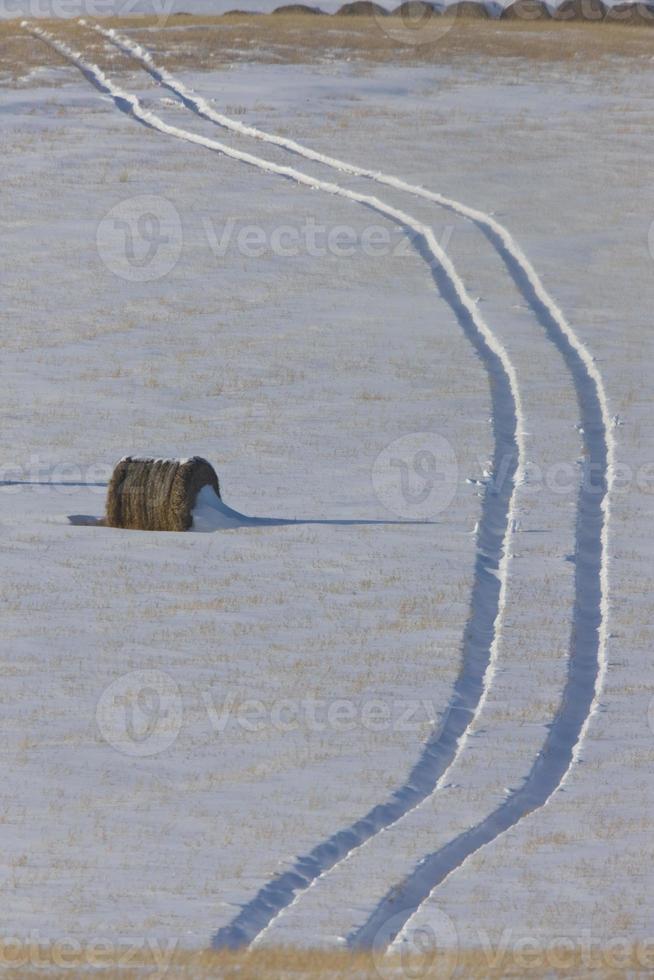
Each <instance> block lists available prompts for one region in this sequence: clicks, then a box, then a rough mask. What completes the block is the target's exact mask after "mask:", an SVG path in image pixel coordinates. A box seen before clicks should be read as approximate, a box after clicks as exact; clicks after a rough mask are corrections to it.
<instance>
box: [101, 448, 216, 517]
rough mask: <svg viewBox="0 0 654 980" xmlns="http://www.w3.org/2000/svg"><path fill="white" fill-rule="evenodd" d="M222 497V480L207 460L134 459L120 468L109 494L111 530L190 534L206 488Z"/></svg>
mask: <svg viewBox="0 0 654 980" xmlns="http://www.w3.org/2000/svg"><path fill="white" fill-rule="evenodd" d="M205 486H210V487H213V489H214V490H215V492H216V494H217V495H218V496H220V488H219V486H218V477H217V476H216V473H215V470H214V469H213V467H212V466H211V464H210V463H208V462H207V461H206V459H202V458H201V457H200V456H194V457H193V458H192V459H188V460H183V461H180V460H177V459H132V458H131V457H129V456H127V457H126V458H125V459H121V461H120V462H119V463H118V465H117V466H116V468H115V470H114V472H113V475H112V477H111V480H110V482H109V489H108V491H107V514H106V518H105V524H106V525H107V526H108V527H122V528H128V529H129V530H133V531H188V530H189V528H190V527H191V524H192V523H193V516H192V511H193V508H194V507H195V501H196V499H197V495H198V493H199V492H200V490H201V489H202V487H205Z"/></svg>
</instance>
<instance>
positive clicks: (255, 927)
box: [23, 22, 525, 946]
mask: <svg viewBox="0 0 654 980" xmlns="http://www.w3.org/2000/svg"><path fill="white" fill-rule="evenodd" d="M23 26H24V27H26V28H27V29H28V30H30V32H31V33H32V34H33V35H34V36H36V37H38V38H40V39H42V40H44V41H45V42H46V43H48V44H50V45H51V46H52V47H53V48H54V49H55V50H57V51H58V52H59V53H60V54H62V55H63V56H64V57H66V58H67V59H68V60H70V61H71V62H72V63H73V64H75V65H76V66H77V67H78V68H79V69H80V71H81V72H82V73H83V74H84V76H85V77H86V78H87V79H88V80H89V81H90V82H91V83H92V84H93V85H95V86H96V87H97V88H99V89H100V90H101V91H102V92H103V93H106V94H108V95H110V96H111V98H112V99H113V100H114V102H115V104H116V105H117V107H118V108H119V109H121V110H122V111H123V112H126V113H127V114H129V115H131V116H133V117H134V118H135V119H136V120H138V121H140V122H142V123H144V124H145V125H146V126H148V127H150V128H153V129H156V130H158V131H159V132H162V133H165V134H167V135H171V136H174V137H176V138H179V139H183V140H186V141H188V142H191V143H195V144H197V145H200V146H204V147H206V148H208V149H211V150H217V151H219V152H222V153H224V154H225V155H227V156H230V157H232V158H234V159H237V160H240V161H242V162H244V163H247V164H249V165H251V166H254V167H257V168H258V169H259V170H263V171H265V172H269V173H275V174H278V175H280V176H283V177H286V178H289V179H291V180H294V181H296V182H297V183H300V184H304V185H306V186H309V187H312V188H316V189H320V190H323V191H326V192H328V193H331V194H336V195H339V196H341V197H345V198H347V199H349V200H352V201H354V202H356V203H359V204H362V205H364V206H366V207H369V208H372V209H374V210H376V211H378V212H379V213H380V214H383V215H384V216H386V217H388V218H390V219H391V220H393V221H395V222H397V223H398V224H399V225H401V226H402V227H403V228H405V229H407V228H409V229H411V230H413V231H414V232H415V233H416V234H417V236H418V237H417V239H414V243H415V244H416V246H417V248H418V250H419V252H420V254H421V255H422V257H423V258H424V259H425V260H426V261H427V263H428V265H429V266H430V269H431V272H432V275H433V278H434V280H435V282H436V284H437V285H438V287H439V289H440V291H441V293H442V295H443V297H444V298H445V299H446V301H447V302H448V303H449V304H450V305H451V307H452V309H453V310H454V312H455V314H456V316H457V319H458V320H459V323H460V325H461V326H462V328H463V330H464V332H465V333H466V335H467V336H468V338H469V339H470V341H471V343H472V344H473V346H474V347H475V349H476V350H477V352H478V353H479V355H480V356H481V357H482V359H483V360H484V362H485V365H486V369H487V371H488V374H489V378H490V382H491V395H492V401H493V425H494V435H495V453H494V461H493V463H494V467H495V472H497V473H502V474H503V479H502V480H501V485H498V488H497V489H494V488H491V490H490V491H487V492H486V494H485V496H484V504H483V507H482V518H481V520H480V522H479V531H478V536H477V548H478V558H477V562H476V568H475V583H474V586H473V595H472V601H471V610H472V611H471V614H470V618H469V620H468V623H467V626H466V632H465V637H464V644H463V656H462V667H461V671H460V674H459V677H458V679H457V681H456V683H455V687H454V694H453V697H452V699H451V703H450V705H449V707H448V710H447V711H446V713H445V717H444V719H443V721H442V723H441V725H440V728H439V729H438V730H437V731H436V732H435V733H434V735H433V736H432V737H431V739H430V740H429V741H428V743H427V744H426V745H425V746H424V748H423V752H422V754H421V757H420V759H419V761H418V763H417V764H416V766H415V767H414V769H413V770H412V772H411V774H410V776H409V778H408V780H407V782H406V783H405V785H404V786H402V787H401V788H400V789H399V790H397V791H396V792H395V793H394V795H393V797H392V799H391V800H390V801H388V802H386V803H385V804H381V805H379V806H377V807H375V808H374V809H373V810H372V811H371V812H370V813H369V814H367V815H366V817H364V818H363V819H362V820H359V821H357V823H356V824H354V825H353V826H352V827H349V828H347V829H346V830H344V831H340V832H338V833H336V834H335V835H333V837H332V838H330V839H329V840H328V841H327V842H325V843H323V844H321V845H319V846H318V847H317V848H315V849H314V851H313V852H312V853H311V854H310V855H308V856H306V857H304V858H300V859H299V860H298V861H297V862H296V864H295V866H294V868H293V869H292V870H291V871H289V872H286V873H285V874H282V875H280V876H278V877H277V878H276V879H274V880H273V881H271V882H269V883H268V885H266V886H265V887H264V888H263V889H262V890H261V892H260V893H259V894H258V895H257V896H256V897H255V899H254V900H253V901H252V902H250V903H248V905H246V906H245V907H244V909H243V910H242V912H241V913H240V915H239V916H237V919H236V920H235V921H234V922H233V923H231V925H230V926H228V927H227V928H226V929H225V930H221V932H220V933H219V934H218V936H216V937H215V945H232V946H240V945H244V944H246V943H249V942H252V941H253V940H254V939H255V938H256V937H257V936H258V935H260V934H261V933H262V931H263V930H264V929H266V928H267V926H268V925H269V924H270V923H271V922H272V921H273V919H274V918H275V917H276V916H277V915H278V914H279V912H280V911H281V910H283V909H284V908H286V907H288V906H289V905H290V904H291V903H292V902H293V901H294V899H295V898H296V896H297V894H298V893H299V892H301V891H302V890H304V889H305V888H307V887H308V886H309V885H310V884H311V882H312V881H314V880H315V879H316V878H317V877H319V876H320V875H321V874H323V873H324V872H325V871H327V870H328V869H329V868H331V867H333V866H334V865H335V864H336V863H338V861H340V860H342V859H343V858H344V857H346V856H347V854H348V853H350V852H351V851H352V850H353V849H354V848H356V847H359V846H360V845H361V844H362V843H364V842H365V841H366V840H368V839H369V838H370V837H372V836H373V835H375V834H377V833H379V832H380V831H381V830H383V829H384V828H385V827H388V826H390V825H391V824H392V823H395V822H396V821H397V820H399V819H400V818H401V817H402V816H404V815H405V814H406V813H408V812H409V811H410V810H411V809H413V808H414V807H416V806H417V805H418V804H419V803H420V802H421V801H422V800H424V799H425V798H426V797H427V796H429V795H430V794H431V793H432V792H433V791H434V790H435V789H437V788H438V787H439V786H440V785H441V782H442V780H443V778H444V776H445V773H446V771H447V769H448V768H449V766H450V765H451V764H452V762H453V761H454V759H455V758H456V757H457V756H458V754H459V753H460V752H461V751H462V749H463V746H464V744H465V741H466V733H467V730H468V727H469V725H470V723H471V721H472V720H473V719H474V718H475V717H476V716H477V714H478V712H479V710H480V708H481V706H482V704H483V702H484V699H485V697H486V694H487V691H488V686H489V684H490V682H491V680H492V676H493V669H494V663H495V660H496V657H497V650H498V644H499V638H500V634H501V627H502V621H503V611H504V607H505V604H506V592H507V581H508V566H509V562H510V553H511V540H512V535H513V527H514V521H515V496H516V488H517V487H518V486H519V485H520V483H521V482H522V481H523V478H524V463H525V446H524V419H523V413H522V407H521V400H520V393H519V389H518V383H517V378H516V375H515V369H514V367H513V365H512V363H511V361H510V359H509V357H508V355H507V353H506V351H505V350H504V348H503V346H502V345H501V344H500V342H499V341H498V339H497V338H496V337H495V335H494V334H493V332H492V331H491V329H490V328H489V327H488V325H487V324H486V322H485V321H484V319H483V317H482V316H481V314H480V313H479V310H478V309H477V306H476V304H475V303H474V302H473V300H472V299H471V298H470V296H469V295H468V293H467V291H466V289H465V286H464V285H463V282H462V281H461V279H460V277H459V276H458V274H457V272H456V270H455V268H454V266H453V264H452V262H451V260H450V259H449V257H448V256H447V254H446V253H445V252H444V251H443V249H442V248H441V247H440V245H439V244H438V243H437V242H436V240H435V238H434V235H433V232H432V230H431V229H430V228H429V227H427V226H426V225H423V224H421V223H420V222H418V221H416V220H415V219H414V218H412V217H411V216H410V215H408V214H405V213H404V212H402V211H399V210H397V209H395V208H393V207H390V206H389V205H387V204H385V203H383V202H382V201H380V200H378V199H377V198H374V197H369V196H366V195H362V194H357V193H355V192H353V191H349V190H346V189H344V188H341V187H340V186H339V185H336V184H331V183H326V182H324V181H320V180H316V179H314V178H312V177H309V176H308V175H306V174H303V173H301V172H300V171H297V170H294V169H292V168H288V167H281V166H278V165H276V164H273V163H270V162H269V161H266V160H262V159H259V158H257V157H254V156H252V155H250V154H248V153H243V152H240V151H237V150H233V149H231V148H230V147H228V146H224V145H223V144H221V143H219V142H217V141H216V140H211V139H207V138H205V137H202V136H199V135H197V134H195V133H191V132H188V131H186V130H182V129H179V128H178V127H175V126H170V125H168V124H166V123H164V122H163V120H161V119H160V118H159V117H157V116H156V115H154V114H153V113H151V112H148V111H146V110H145V109H143V107H142V106H141V104H140V102H139V100H138V99H137V98H136V97H135V96H134V95H131V94H129V93H127V92H125V91H123V90H122V89H120V88H118V86H116V85H115V84H114V83H113V82H111V81H110V79H108V78H107V76H106V75H105V74H104V73H103V72H102V71H101V70H100V69H99V68H98V67H97V66H96V65H93V64H91V63H90V62H88V61H86V60H85V59H84V58H83V56H82V55H81V54H79V53H76V52H74V51H73V50H72V49H71V48H69V47H68V46H67V45H66V44H64V43H63V42H62V41H59V40H58V39H57V38H55V37H54V36H53V35H52V34H49V33H48V32H46V31H44V30H42V29H40V28H38V27H31V26H30V25H29V24H27V23H26V22H24V23H23Z"/></svg>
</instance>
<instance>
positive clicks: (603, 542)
mask: <svg viewBox="0 0 654 980" xmlns="http://www.w3.org/2000/svg"><path fill="white" fill-rule="evenodd" d="M96 30H98V31H99V32H100V33H101V34H103V35H104V36H105V37H106V38H108V39H109V40H110V41H111V42H112V43H113V44H115V45H116V46H117V47H118V48H120V49H121V50H122V51H124V52H125V53H127V54H130V55H131V56H132V57H134V58H136V60H138V61H139V62H140V63H141V64H142V65H143V66H144V67H145V68H146V70H147V71H148V72H149V73H150V74H151V75H152V77H153V78H155V80H157V81H158V82H159V83H160V84H162V85H164V86H166V87H167V88H168V89H170V90H171V91H172V92H173V93H175V94H176V95H177V96H178V97H179V98H180V99H181V100H182V102H183V103H184V104H185V105H186V106H187V108H189V109H191V110H192V111H194V112H196V113H197V114H198V115H200V116H203V117H204V118H206V119H208V120H210V121H213V122H215V123H217V124H218V125H220V126H223V127H224V128H226V129H230V130H232V131H234V132H237V133H241V134H242V135H246V136H252V137H254V138H256V139H259V140H263V141H264V142H267V143H272V144H275V145H277V146H281V147H284V148H285V149H287V150H289V151H290V152H292V153H295V154H298V155H300V156H303V157H305V158H307V159H309V160H314V161H316V162H317V163H322V164H325V165H326V166H329V167H332V168H334V169H336V170H339V171H341V172H343V173H347V174H351V175H353V176H358V177H365V178H368V179H370V180H373V181H376V182H377V183H379V184H385V185H387V186H389V187H393V188H395V189H396V190H401V191H405V192H407V193H409V194H412V195H414V196H416V197H421V198H424V199H425V200H428V201H432V202H433V203H435V204H438V205H440V206H441V207H444V208H446V209H447V210H449V211H452V212H455V213H456V214H460V215H462V216H463V217H465V218H468V219H469V220H470V221H472V222H474V223H475V224H476V225H477V227H478V228H480V230H481V231H482V232H483V233H484V234H485V235H486V237H487V238H488V239H489V241H490V242H491V244H492V245H493V246H494V248H495V249H496V250H497V252H498V253H499V255H500V257H501V258H502V259H503V261H504V264H505V265H506V268H507V269H508V271H509V274H510V275H511V277H512V278H513V280H514V282H515V284H516V286H517V287H518V289H519V290H520V291H521V293H522V295H523V296H524V298H525V300H526V301H527V303H528V304H529V306H530V307H531V309H532V310H533V312H534V314H535V316H536V318H537V320H538V321H539V322H540V324H541V326H542V327H543V328H544V330H545V332H546V334H547V336H548V337H549V338H550V340H551V341H552V343H553V344H554V345H555V346H556V347H557V349H558V350H559V352H560V354H561V356H562V357H563V360H564V362H565V363H566V365H567V367H568V370H569V372H570V374H571V376H572V379H573V382H574V385H575V389H576V392H577V401H578V404H579V410H580V416H581V420H582V426H583V430H584V435H585V455H586V468H585V475H584V478H583V481H582V487H581V490H580V493H579V498H578V512H577V513H578V517H577V528H576V544H575V554H576V566H575V606H574V614H573V628H572V637H571V646H570V658H569V667H568V677H567V681H566V685H565V688H564V691H563V697H562V701H561V705H560V708H559V710H558V712H557V714H556V716H555V718H554V721H553V723H552V727H551V729H550V732H549V735H548V737H547V739H546V741H545V744H544V746H543V749H542V750H541V753H540V754H539V756H538V758H537V759H536V761H535V763H534V765H533V767H532V769H531V771H530V773H529V774H528V776H527V777H526V780H525V782H524V783H523V785H522V786H521V787H520V789H519V790H517V791H516V792H515V793H513V794H511V795H510V796H509V797H508V799H507V800H506V801H505V802H504V803H503V804H502V805H501V806H500V807H499V808H498V809H497V810H495V811H494V812H493V813H492V814H490V815H489V816H488V817H487V818H486V820H484V821H482V822H481V823H480V824H479V825H478V826H477V827H475V828H472V829H471V830H470V831H468V832H466V833H465V834H463V835H461V836H460V837H458V838H457V839H456V840H455V841H452V842H451V843H450V844H449V845H447V846H446V847H445V848H443V849H441V850H440V851H438V852H436V853H434V854H432V855H430V856H429V857H427V858H425V859H424V861H423V862H421V864H420V865H419V866H418V867H417V868H416V869H415V871H414V873H413V875H411V876H409V878H408V879H406V880H405V882H404V884H403V886H402V890H401V892H400V894H399V895H398V892H397V890H396V889H393V890H392V892H391V893H389V895H388V896H386V898H385V899H383V900H382V902H381V903H380V905H379V906H378V908H377V910H376V911H375V912H374V913H373V915H372V916H371V918H370V919H369V920H368V922H367V923H366V924H365V925H364V926H363V927H362V928H361V929H360V930H358V931H357V932H356V933H354V934H353V935H352V936H351V937H350V940H351V943H352V944H353V945H359V946H362V945H365V944H366V943H368V944H369V943H370V942H372V940H373V938H374V935H375V934H376V930H377V929H378V928H379V927H381V925H382V924H383V922H384V921H385V919H387V918H388V917H389V916H390V915H393V914H396V910H397V908H398V904H399V903H400V899H401V898H402V899H403V901H404V905H405V906H406V909H407V916H406V921H408V920H409V919H410V918H411V916H412V915H413V914H414V912H415V911H416V910H417V908H418V907H419V906H420V905H421V904H422V903H423V902H424V901H425V900H426V898H427V897H428V895H429V894H430V892H431V891H432V890H433V889H434V888H435V887H437V885H438V884H440V882H441V881H443V880H444V878H445V877H447V876H448V875H449V874H451V873H452V872H453V871H454V870H456V868H457V867H459V866H460V865H461V864H463V862H464V861H465V860H466V859H467V858H468V857H470V856H471V855H472V854H474V853H475V852H476V851H477V850H479V848H480V847H483V846H484V845H485V844H487V843H490V841H492V840H494V839H495V838H496V837H498V836H499V835H500V834H502V833H504V832H505V831H506V830H508V829H509V828H510V827H512V826H514V825H515V824H516V823H518V821H519V820H521V819H522V818H523V817H525V816H526V815H527V814H528V813H530V812H532V811H533V810H535V809H538V808H539V807H542V806H545V805H546V803H547V802H548V801H549V799H550V798H551V796H552V795H553V793H554V792H555V791H556V790H557V789H558V788H559V787H561V786H562V785H563V783H564V782H565V779H566V778H567V776H568V774H569V772H570V769H571V768H572V766H573V765H574V763H575V762H576V760H577V759H578V757H579V753H580V750H581V746H582V743H583V741H584V739H585V737H586V733H587V730H588V726H589V724H590V719H591V717H592V715H593V714H594V712H595V711H596V710H597V708H598V706H599V698H600V696H601V692H602V689H603V686H604V680H605V676H606V670H607V652H606V647H607V641H608V617H609V585H610V583H609V552H608V547H609V519H610V493H611V488H612V483H613V474H614V463H615V440H614V437H613V434H612V422H611V416H610V412H609V405H608V398H607V395H606V390H605V388H604V381H603V378H602V375H601V372H600V371H599V369H598V368H597V366H596V364H595V360H594V358H593V356H592V354H591V353H590V351H589V350H588V348H587V347H586V346H585V344H583V342H582V341H581V340H580V339H579V337H578V336H577V334H576V333H575V331H574V330H573V329H572V327H571V325H570V324H569V323H568V321H567V319H566V318H565V316H564V315H563V313H562V311H561V309H560V308H559V306H558V305H557V303H556V302H555V301H554V300H553V299H552V297H551V296H550V295H549V293H548V292H547V290H546V289H545V286H544V285H543V283H542V281H541V279H540V277H539V276H538V273H537V272H536V270H535V268H534V266H533V265H532V263H531V262H530V261H529V259H528V258H527V256H526V255H525V254H524V252H523V251H522V249H521V248H520V246H519V245H518V243H517V242H516V241H515V239H514V238H513V236H512V235H511V233H510V232H509V231H508V229H507V228H505V227H504V226H503V225H502V224H501V223H500V222H498V221H497V220H496V219H495V218H493V217H492V215H490V214H487V213H486V212H484V211H480V210H478V209H476V208H471V207H468V206H467V205H465V204H462V203H461V202H460V201H456V200H454V199H453V198H448V197H445V196H444V195H442V194H439V193H437V192H434V191H429V190H427V189H425V188H423V187H419V186H417V185H413V184H410V183H407V182H406V181H404V180H401V179H400V178H398V177H394V176H391V175H389V174H384V173H381V172H378V171H373V170H369V169H366V168H363V167H357V166H355V165H353V164H349V163H346V162H345V161H342V160H339V159H337V158H336V157H331V156H328V155H326V154H322V153H318V152H316V151H315V150H311V149H310V148H308V147H305V146H303V145H302V144H300V143H297V142H296V141H295V140H291V139H287V138H285V137H281V136H275V135H273V134H270V133H266V132H264V131H263V130H259V129H256V128H255V127H252V126H246V125H244V124H242V123H239V122H236V121H235V120H232V119H230V118H229V117H227V116H223V115H222V114H220V113H217V112H216V111H215V110H214V109H213V108H212V107H211V106H210V105H209V103H208V102H207V101H206V100H205V99H202V98H199V97H197V96H195V94H194V93H193V92H192V91H191V90H190V89H188V88H187V87H186V86H185V85H183V84H182V83H181V82H180V81H178V80H177V79H176V78H175V77H174V76H173V75H172V74H171V73H170V72H168V71H167V70H166V69H164V68H161V67H159V66H157V65H156V64H155V63H154V61H153V59H152V56H151V55H150V53H149V52H148V51H147V50H146V49H145V48H143V47H142V46H140V45H138V44H135V43H134V42H133V41H131V40H130V39H129V38H125V37H123V36H122V35H118V34H117V33H116V32H115V31H113V30H110V31H105V30H104V29H102V28H100V27H97V28H96ZM594 476H596V477H597V480H596V482H595V483H593V477H594ZM435 788H437V787H435ZM411 909H413V912H412V911H411Z"/></svg>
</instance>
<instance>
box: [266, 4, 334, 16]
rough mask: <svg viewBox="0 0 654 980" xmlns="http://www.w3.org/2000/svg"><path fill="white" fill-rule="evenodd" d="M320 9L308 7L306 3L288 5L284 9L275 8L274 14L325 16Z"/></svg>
mask: <svg viewBox="0 0 654 980" xmlns="http://www.w3.org/2000/svg"><path fill="white" fill-rule="evenodd" d="M324 13H325V11H324V10H321V9H320V7H308V6H307V5H306V4H305V3H287V4H284V6H283V7H275V9H274V10H273V14H324Z"/></svg>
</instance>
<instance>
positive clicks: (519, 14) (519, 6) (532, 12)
mask: <svg viewBox="0 0 654 980" xmlns="http://www.w3.org/2000/svg"><path fill="white" fill-rule="evenodd" d="M500 17H501V19H502V20H545V19H549V17H550V10H549V7H548V6H547V4H545V3H542V2H541V0H515V3H510V4H509V5H508V7H504V8H503V10H502V12H501V14H500Z"/></svg>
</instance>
